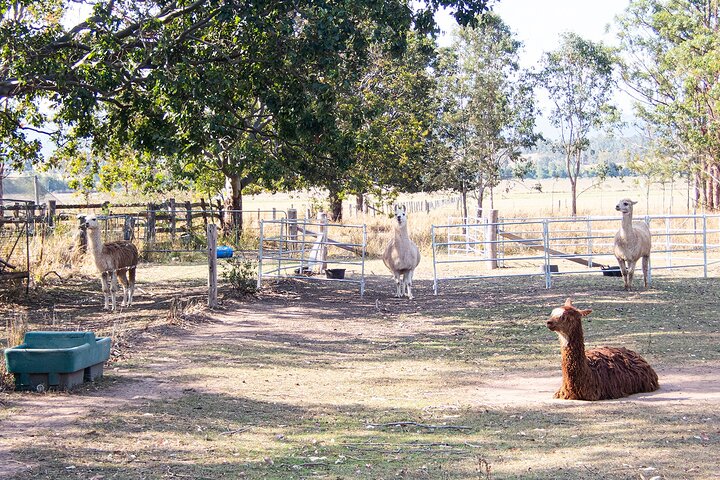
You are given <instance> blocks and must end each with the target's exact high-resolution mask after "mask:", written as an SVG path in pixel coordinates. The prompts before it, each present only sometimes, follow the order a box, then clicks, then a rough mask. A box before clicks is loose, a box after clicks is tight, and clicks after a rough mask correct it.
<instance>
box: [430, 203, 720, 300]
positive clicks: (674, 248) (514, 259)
mask: <svg viewBox="0 0 720 480" xmlns="http://www.w3.org/2000/svg"><path fill="white" fill-rule="evenodd" d="M636 220H644V221H645V222H646V223H647V224H648V225H649V227H650V230H651V234H652V240H653V249H652V255H651V262H650V269H651V272H658V271H662V270H669V269H689V268H698V269H702V275H703V276H704V277H707V276H708V267H709V266H711V265H714V264H718V263H720V216H718V215H668V216H643V217H638V218H636ZM619 227H620V218H618V217H582V218H580V217H576V218H566V219H503V220H501V221H498V222H497V223H488V222H487V221H485V223H482V224H478V223H462V224H448V225H433V226H432V256H433V289H434V292H435V294H437V293H438V290H439V285H440V283H441V282H448V281H452V280H467V279H481V278H497V277H514V276H531V277H532V276H535V277H540V278H542V279H543V280H544V282H545V287H546V288H551V287H552V279H553V277H554V276H557V275H567V274H589V273H595V274H605V275H608V274H609V272H608V271H607V270H606V269H607V268H608V267H611V266H616V265H617V263H616V260H615V257H614V255H613V240H614V237H615V233H616V232H617V230H618V228H619ZM468 232H472V234H469V233H468ZM495 265H496V266H497V267H498V268H493V267H494V266H495Z"/></svg>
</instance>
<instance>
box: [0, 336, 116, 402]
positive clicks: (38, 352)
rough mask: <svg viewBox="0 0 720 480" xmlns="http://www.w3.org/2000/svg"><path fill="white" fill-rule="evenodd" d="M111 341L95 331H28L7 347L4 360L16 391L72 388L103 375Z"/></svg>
mask: <svg viewBox="0 0 720 480" xmlns="http://www.w3.org/2000/svg"><path fill="white" fill-rule="evenodd" d="M110 343H111V340H110V337H101V338H95V334H94V333H93V332H28V333H26V334H25V339H24V341H23V343H21V344H20V345H18V346H16V347H12V348H8V349H6V350H5V363H6V365H7V371H8V372H9V373H12V374H13V375H14V376H15V389H16V390H43V389H47V388H58V389H69V388H72V387H74V386H77V385H80V384H81V383H83V382H86V381H93V380H95V379H96V378H98V377H100V376H102V372H103V364H104V363H105V362H106V361H107V360H108V359H109V358H110Z"/></svg>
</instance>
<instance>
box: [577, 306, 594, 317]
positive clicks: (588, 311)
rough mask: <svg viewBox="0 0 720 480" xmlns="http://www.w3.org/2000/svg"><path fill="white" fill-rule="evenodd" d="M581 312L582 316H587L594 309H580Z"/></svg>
mask: <svg viewBox="0 0 720 480" xmlns="http://www.w3.org/2000/svg"><path fill="white" fill-rule="evenodd" d="M578 311H579V312H580V316H581V317H587V316H588V315H590V314H591V313H592V309H591V308H588V309H587V310H578Z"/></svg>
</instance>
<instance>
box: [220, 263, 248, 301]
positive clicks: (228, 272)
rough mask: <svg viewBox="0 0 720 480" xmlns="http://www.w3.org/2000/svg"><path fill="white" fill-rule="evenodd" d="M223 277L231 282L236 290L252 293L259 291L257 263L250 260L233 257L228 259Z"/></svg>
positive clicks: (245, 293) (246, 293)
mask: <svg viewBox="0 0 720 480" xmlns="http://www.w3.org/2000/svg"><path fill="white" fill-rule="evenodd" d="M227 265H228V266H227V268H226V269H225V270H224V271H223V274H222V276H223V278H224V279H225V280H227V281H228V282H230V285H232V287H233V288H234V289H235V291H236V292H238V293H240V294H242V295H252V294H254V293H256V292H257V264H256V263H255V262H252V261H250V260H244V259H241V258H236V257H233V258H231V259H229V260H228V262H227Z"/></svg>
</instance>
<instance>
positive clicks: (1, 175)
mask: <svg viewBox="0 0 720 480" xmlns="http://www.w3.org/2000/svg"><path fill="white" fill-rule="evenodd" d="M4 179H5V164H4V163H2V162H0V205H2V204H3V199H4V198H5V190H3V180H4Z"/></svg>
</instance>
